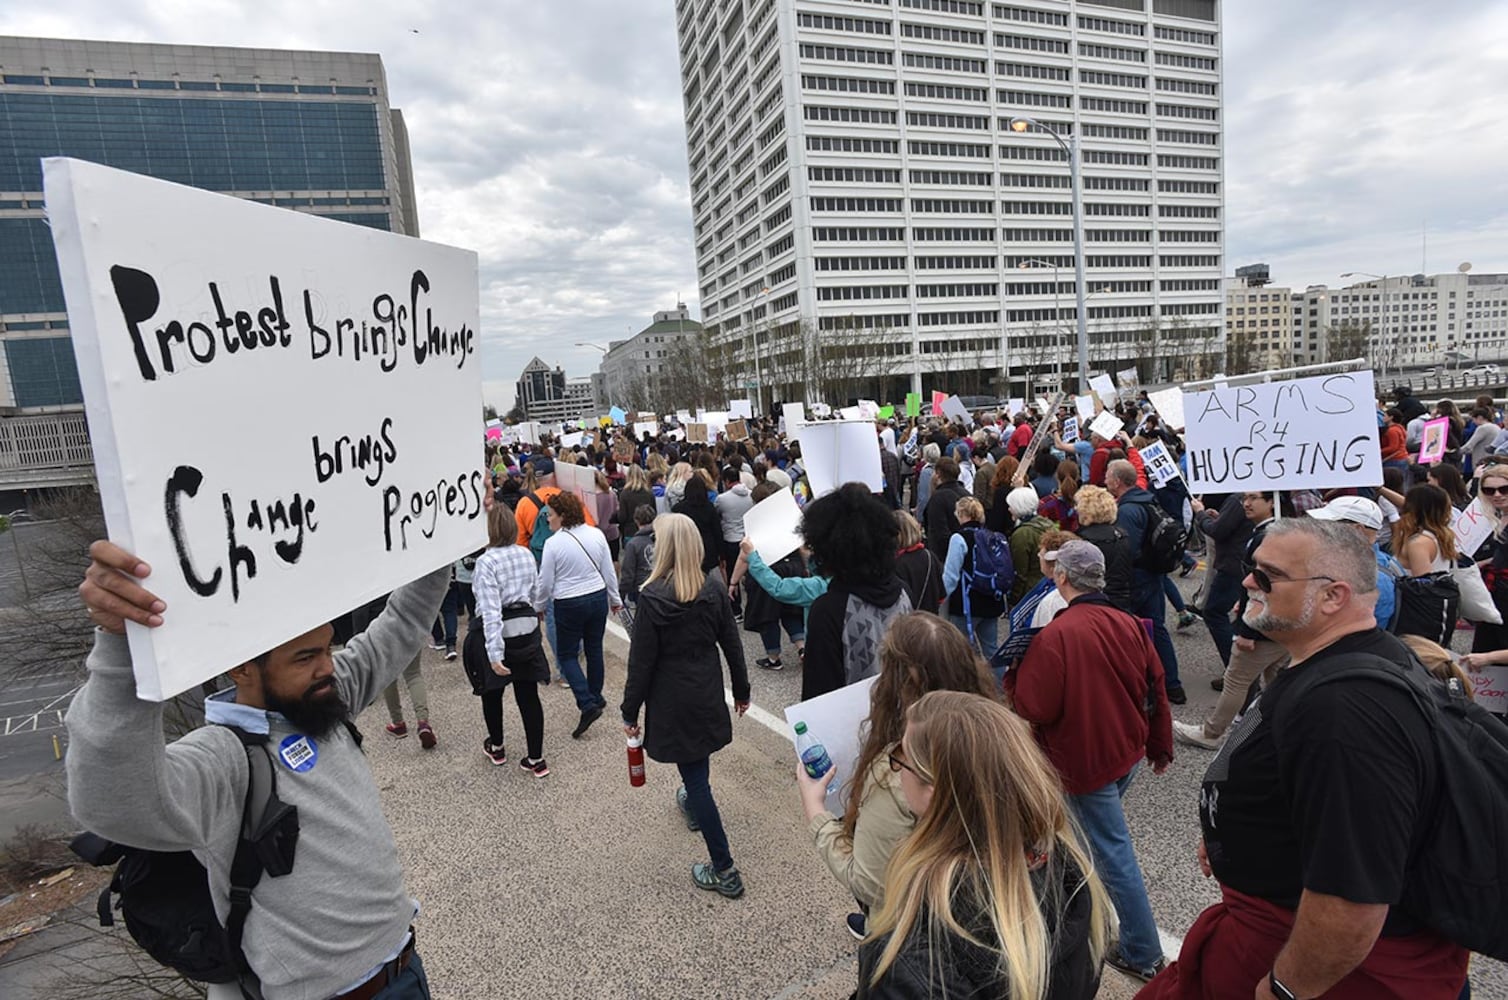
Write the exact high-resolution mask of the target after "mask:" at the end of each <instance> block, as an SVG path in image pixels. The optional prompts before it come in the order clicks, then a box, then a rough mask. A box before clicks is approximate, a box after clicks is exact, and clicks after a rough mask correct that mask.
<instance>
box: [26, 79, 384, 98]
mask: <svg viewBox="0 0 1508 1000" xmlns="http://www.w3.org/2000/svg"><path fill="white" fill-rule="evenodd" d="M0 84H8V85H10V86H13V87H69V88H78V87H93V88H95V89H98V90H181V91H188V92H190V93H212V92H219V93H222V94H320V95H330V94H336V95H340V96H351V97H358V96H360V97H370V96H373V95H375V94H376V93H377V88H376V87H374V86H372V85H371V84H367V85H366V86H361V87H353V86H348V85H345V84H337V83H262V82H261V81H255V82H252V83H237V82H231V81H227V80H144V79H142V78H140V77H134V76H133V77H129V78H126V77H99V76H36V75H32V74H24V73H6V74H5V75H3V76H0Z"/></svg>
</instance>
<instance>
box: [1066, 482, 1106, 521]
mask: <svg viewBox="0 0 1508 1000" xmlns="http://www.w3.org/2000/svg"><path fill="white" fill-rule="evenodd" d="M1073 504H1074V509H1075V510H1077V511H1078V512H1079V523H1080V524H1114V523H1115V513H1116V509H1115V497H1113V496H1111V495H1110V491H1109V490H1107V489H1105V488H1104V487H1103V486H1080V487H1079V491H1078V493H1076V494H1074V498H1073Z"/></svg>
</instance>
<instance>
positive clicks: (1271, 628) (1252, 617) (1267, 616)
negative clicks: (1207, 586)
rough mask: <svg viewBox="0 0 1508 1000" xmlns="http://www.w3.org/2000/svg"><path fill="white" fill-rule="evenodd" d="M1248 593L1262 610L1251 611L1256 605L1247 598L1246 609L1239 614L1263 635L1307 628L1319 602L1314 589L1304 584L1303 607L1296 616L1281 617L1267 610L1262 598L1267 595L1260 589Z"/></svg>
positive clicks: (1311, 621)
mask: <svg viewBox="0 0 1508 1000" xmlns="http://www.w3.org/2000/svg"><path fill="white" fill-rule="evenodd" d="M1248 594H1252V595H1253V596H1254V597H1256V599H1257V600H1259V601H1260V603H1261V606H1262V610H1261V611H1258V612H1255V613H1253V612H1254V611H1255V608H1256V605H1255V604H1253V603H1251V598H1248V600H1247V604H1246V611H1245V613H1244V614H1242V615H1241V620H1242V621H1244V622H1245V623H1246V624H1247V625H1249V626H1251V627H1252V628H1254V629H1256V630H1257V631H1258V632H1261V633H1262V634H1264V635H1270V634H1273V633H1276V632H1297V631H1299V630H1300V629H1305V628H1308V627H1309V626H1310V624H1312V623H1313V621H1314V609H1315V607H1316V605H1318V603H1319V602H1318V601H1317V600H1316V599H1315V597H1316V595H1315V591H1314V590H1313V589H1312V588H1310V587H1307V586H1306V588H1305V591H1304V607H1303V609H1302V610H1301V611H1300V612H1299V614H1298V617H1296V618H1282V617H1279V616H1278V615H1275V614H1273V613H1272V612H1270V611H1268V610H1267V601H1266V600H1265V599H1264V598H1265V597H1266V596H1267V595H1265V594H1262V593H1261V592H1260V591H1258V592H1252V591H1248Z"/></svg>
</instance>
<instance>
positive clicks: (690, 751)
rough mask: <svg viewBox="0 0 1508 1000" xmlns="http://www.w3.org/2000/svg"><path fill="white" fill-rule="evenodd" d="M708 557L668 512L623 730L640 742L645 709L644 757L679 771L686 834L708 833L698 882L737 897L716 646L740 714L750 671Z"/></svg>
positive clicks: (636, 643) (638, 633) (642, 598)
mask: <svg viewBox="0 0 1508 1000" xmlns="http://www.w3.org/2000/svg"><path fill="white" fill-rule="evenodd" d="M702 554H703V553H702V541H701V536H700V533H699V532H698V531H697V526H696V525H695V524H693V523H692V521H691V519H690V518H688V517H685V516H683V515H680V514H667V515H664V516H663V517H660V518H658V519H657V520H656V521H655V565H654V569H653V570H652V571H651V572H650V574H649V580H648V582H646V583H645V585H644V587H643V588H642V589H641V590H640V591H639V612H638V616H637V617H636V618H635V619H634V635H633V641H632V643H631V644H630V646H629V649H628V682H627V684H626V685H625V686H624V689H623V731H624V732H625V733H627V734H628V735H629V736H630V737H637V736H639V735H640V729H639V709H640V707H643V708H644V729H643V736H644V750H645V752H647V753H648V754H649V756H651V757H653V758H654V759H655V760H658V761H661V762H663V763H666V764H674V765H676V767H677V768H678V769H679V770H680V772H681V781H682V782H683V784H682V786H681V787H680V788H679V789H677V791H676V804H677V805H678V806H679V807H680V809H681V813H682V815H684V816H685V818H686V825H687V827H688V828H690V829H692V830H698V829H699V830H701V833H702V839H703V840H705V841H706V844H707V851H708V853H709V854H710V855H711V860H710V861H707V862H700V861H699V862H697V863H696V864H694V865H692V866H691V880H692V881H693V882H695V883H696V885H697V887H698V888H701V889H707V890H709V891H712V892H717V893H721V894H722V895H724V896H726V897H727V898H729V899H737V898H738V897H739V896H742V895H743V892H744V883H743V879H742V877H740V875H739V873H738V869H737V867H735V866H734V864H733V855H732V854H731V853H730V851H729V849H728V837H727V834H725V833H724V832H723V821H722V816H721V815H720V814H719V813H718V811H717V803H716V802H715V801H714V800H713V798H712V786H711V785H710V784H709V783H708V766H709V764H710V759H711V757H712V754H713V753H715V752H716V751H718V750H721V749H722V748H723V747H725V746H727V745H728V744H729V743H731V742H733V722H732V720H731V719H730V718H729V717H728V709H727V706H726V704H724V702H723V671H722V665H721V664H719V663H718V657H717V650H718V647H721V648H722V651H723V655H724V656H725V657H726V658H727V660H728V669H729V672H730V673H731V674H732V675H733V700H734V709H735V710H736V711H737V712H738V714H739V715H743V714H744V711H745V710H747V709H748V707H749V697H750V695H749V672H748V668H747V667H746V666H745V665H744V647H743V642H742V640H741V639H740V638H739V635H738V629H737V627H736V626H735V625H734V623H733V605H732V603H731V602H730V601H729V600H728V590H727V586H726V585H725V584H724V583H723V582H722V580H721V578H720V577H719V576H717V575H712V574H708V573H707V572H706V570H704V569H703V568H702Z"/></svg>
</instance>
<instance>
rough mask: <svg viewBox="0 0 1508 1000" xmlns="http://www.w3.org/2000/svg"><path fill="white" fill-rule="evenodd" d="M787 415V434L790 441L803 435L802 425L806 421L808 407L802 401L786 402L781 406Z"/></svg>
mask: <svg viewBox="0 0 1508 1000" xmlns="http://www.w3.org/2000/svg"><path fill="white" fill-rule="evenodd" d="M780 412H781V413H782V414H784V415H785V436H786V440H788V441H795V440H797V439H798V438H800V437H801V425H802V424H804V423H806V407H805V406H803V405H802V404H800V403H786V404H785V405H783V406H782V407H781V408H780Z"/></svg>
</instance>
